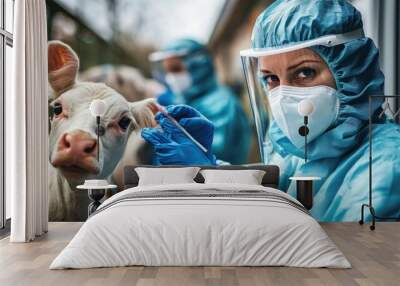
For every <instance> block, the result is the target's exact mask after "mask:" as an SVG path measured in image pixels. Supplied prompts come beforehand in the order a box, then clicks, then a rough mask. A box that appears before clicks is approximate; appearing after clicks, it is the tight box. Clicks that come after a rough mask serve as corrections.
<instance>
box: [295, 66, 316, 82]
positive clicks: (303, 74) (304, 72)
mask: <svg viewBox="0 0 400 286" xmlns="http://www.w3.org/2000/svg"><path fill="white" fill-rule="evenodd" d="M315 75H316V71H315V70H314V69H312V68H302V69H300V70H298V71H297V77H299V78H301V79H306V78H307V79H308V78H313V77H315Z"/></svg>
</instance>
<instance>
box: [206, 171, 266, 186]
mask: <svg viewBox="0 0 400 286" xmlns="http://www.w3.org/2000/svg"><path fill="white" fill-rule="evenodd" d="M200 174H201V175H202V176H203V177H204V183H205V184H212V183H223V184H229V183H234V184H246V185H261V182H262V179H263V177H264V175H265V171H262V170H202V171H200Z"/></svg>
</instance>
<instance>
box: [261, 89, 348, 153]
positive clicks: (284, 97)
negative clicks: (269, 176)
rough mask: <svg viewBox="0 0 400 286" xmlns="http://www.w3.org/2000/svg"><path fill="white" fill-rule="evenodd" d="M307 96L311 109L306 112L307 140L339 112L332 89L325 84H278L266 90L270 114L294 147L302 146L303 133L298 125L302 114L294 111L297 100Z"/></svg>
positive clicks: (326, 125)
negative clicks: (296, 85)
mask: <svg viewBox="0 0 400 286" xmlns="http://www.w3.org/2000/svg"><path fill="white" fill-rule="evenodd" d="M304 99H308V100H310V101H311V102H312V104H313V106H314V111H313V112H312V113H311V114H310V115H309V116H308V128H309V133H308V136H307V140H308V142H311V141H312V140H314V139H315V138H317V137H318V136H319V135H321V134H322V133H324V132H325V131H326V130H327V129H328V128H329V127H330V126H331V125H332V124H333V123H334V122H335V121H336V118H337V116H338V112H339V105H340V103H339V99H338V97H337V95H336V90H335V89H333V88H331V87H329V86H323V85H319V86H314V87H293V86H285V85H280V86H278V87H276V88H274V89H272V90H271V91H270V94H269V102H270V106H271V111H272V116H273V117H274V120H275V121H276V123H277V125H278V126H279V128H280V129H281V130H282V132H283V133H284V134H285V136H286V137H287V138H288V139H289V140H290V141H291V142H292V143H293V145H295V146H296V147H297V148H302V147H304V144H305V143H304V137H303V136H301V135H300V134H299V128H300V127H301V126H302V125H304V117H303V116H302V115H300V114H299V113H298V104H299V103H300V102H301V101H302V100H304Z"/></svg>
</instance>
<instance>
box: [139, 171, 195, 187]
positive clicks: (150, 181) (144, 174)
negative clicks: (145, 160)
mask: <svg viewBox="0 0 400 286" xmlns="http://www.w3.org/2000/svg"><path fill="white" fill-rule="evenodd" d="M199 170H200V168H199V167H183V168H146V167H137V168H135V171H136V173H137V174H138V176H139V183H138V185H139V186H150V185H167V184H187V183H195V181H194V180H193V179H194V178H195V177H196V175H197V173H198V172H199Z"/></svg>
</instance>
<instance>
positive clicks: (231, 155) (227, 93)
mask: <svg viewBox="0 0 400 286" xmlns="http://www.w3.org/2000/svg"><path fill="white" fill-rule="evenodd" d="M157 54H161V57H157ZM154 58H155V60H153V62H158V63H159V66H162V68H161V69H159V70H158V75H159V76H156V77H158V79H159V80H160V81H161V82H165V83H167V84H168V87H169V88H170V89H171V90H172V91H173V92H174V94H175V99H174V100H173V103H175V104H176V103H178V104H179V103H181V104H186V105H189V106H191V107H193V108H194V109H196V110H197V111H199V112H200V113H201V114H202V115H203V116H204V117H206V118H207V119H208V120H209V121H210V122H212V124H213V126H214V128H213V129H214V136H213V138H212V139H213V140H212V152H213V153H214V154H215V155H216V156H217V158H218V159H220V160H224V161H228V162H231V163H233V164H241V163H246V161H247V157H248V151H249V144H250V137H251V134H250V127H249V122H248V119H247V116H246V114H245V112H244V110H243V108H242V106H241V103H240V100H239V98H238V97H237V96H236V95H235V94H233V92H232V91H231V90H230V89H229V88H227V87H225V86H222V85H220V84H218V82H217V78H216V75H215V72H214V65H213V62H212V58H211V56H210V54H209V52H208V51H207V49H206V47H205V46H204V45H202V44H199V43H198V42H196V41H194V40H189V39H184V40H178V41H175V42H173V43H172V44H170V45H168V46H167V47H166V48H165V49H163V50H162V51H161V52H156V53H155V57H154V56H153V59H154ZM150 59H151V60H152V56H151V57H150ZM170 59H172V60H175V63H176V62H178V68H176V65H174V62H172V67H171V64H170V63H169V61H170ZM179 65H181V68H179ZM160 74H161V76H160ZM153 132H157V131H156V130H153ZM210 151H211V150H210ZM156 156H161V157H163V158H164V161H170V160H167V159H166V157H167V155H166V154H165V153H160V154H158V153H156ZM190 156H192V157H193V155H192V154H186V156H185V157H186V158H189V157H190ZM171 160H172V159H171ZM173 161H174V162H175V163H179V164H184V165H187V164H189V163H193V160H189V159H183V160H182V161H176V158H175V159H173ZM161 163H163V162H161Z"/></svg>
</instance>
